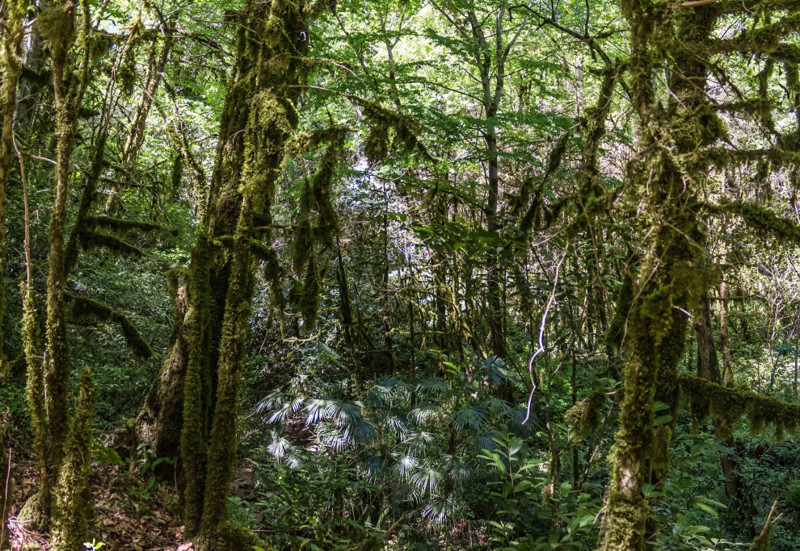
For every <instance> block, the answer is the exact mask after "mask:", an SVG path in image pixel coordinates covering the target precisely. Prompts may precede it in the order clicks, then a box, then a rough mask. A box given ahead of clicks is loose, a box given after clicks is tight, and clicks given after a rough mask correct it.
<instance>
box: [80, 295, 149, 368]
mask: <svg viewBox="0 0 800 551" xmlns="http://www.w3.org/2000/svg"><path fill="white" fill-rule="evenodd" d="M67 298H68V300H69V301H70V303H71V306H72V308H71V314H72V318H73V319H75V320H87V321H96V322H104V323H115V324H117V325H118V326H119V328H120V331H122V336H123V337H124V338H125V342H126V343H127V345H128V348H130V349H131V351H132V352H133V354H134V356H136V357H137V358H142V359H147V358H150V357H151V356H152V355H153V351H152V350H151V348H150V345H149V344H147V341H145V340H144V338H143V337H142V334H141V333H139V330H138V329H137V328H136V326H135V325H134V324H133V323H132V322H131V321H130V320H129V319H128V318H127V317H126V316H125V315H124V314H122V313H120V312H118V311H117V310H114V309H113V308H112V307H111V306H109V305H108V304H106V303H104V302H100V301H99V300H95V299H91V298H88V297H82V296H79V295H75V294H72V293H67Z"/></svg>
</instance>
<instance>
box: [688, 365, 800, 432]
mask: <svg viewBox="0 0 800 551" xmlns="http://www.w3.org/2000/svg"><path fill="white" fill-rule="evenodd" d="M678 382H679V384H680V390H681V398H682V400H683V402H684V403H685V404H686V405H687V407H688V408H689V411H690V412H691V414H692V417H693V419H694V421H695V424H697V423H700V422H702V421H703V420H705V419H707V418H708V417H709V416H711V417H714V418H719V419H721V420H723V421H724V422H725V423H727V424H728V425H730V426H733V425H734V424H735V423H737V422H738V421H739V420H740V419H741V418H742V417H743V416H744V419H745V421H746V422H747V424H748V427H749V429H750V432H751V433H753V434H758V433H760V432H762V431H763V430H764V429H765V428H767V427H770V428H771V429H772V430H773V432H774V435H775V436H776V437H777V438H782V437H783V435H784V434H785V433H787V432H788V433H791V434H794V433H796V432H797V429H798V427H800V405H798V404H788V403H786V402H782V401H780V400H777V399H775V398H772V397H769V396H764V395H762V394H758V393H756V392H753V391H751V390H746V389H743V388H732V387H725V386H722V385H719V384H717V383H712V382H711V381H707V380H705V379H700V378H698V377H691V376H688V375H681V376H680V377H679V378H678Z"/></svg>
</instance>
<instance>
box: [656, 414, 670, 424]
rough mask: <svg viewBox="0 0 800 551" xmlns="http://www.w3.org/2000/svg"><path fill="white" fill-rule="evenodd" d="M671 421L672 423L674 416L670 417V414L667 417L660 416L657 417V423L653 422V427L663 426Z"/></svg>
mask: <svg viewBox="0 0 800 551" xmlns="http://www.w3.org/2000/svg"><path fill="white" fill-rule="evenodd" d="M670 421H672V415H669V414H667V415H659V416H658V417H656V419H655V421H653V426H654V427H657V426H659V425H663V424H665V423H669V422H670Z"/></svg>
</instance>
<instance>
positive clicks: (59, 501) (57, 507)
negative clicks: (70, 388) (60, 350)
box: [52, 369, 97, 551]
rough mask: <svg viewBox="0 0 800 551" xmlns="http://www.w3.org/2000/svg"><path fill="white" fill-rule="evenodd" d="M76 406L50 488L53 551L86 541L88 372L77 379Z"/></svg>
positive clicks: (92, 397) (91, 402)
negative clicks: (56, 472)
mask: <svg viewBox="0 0 800 551" xmlns="http://www.w3.org/2000/svg"><path fill="white" fill-rule="evenodd" d="M78 387H79V394H78V403H77V406H76V407H75V412H74V414H73V418H72V423H71V424H70V427H69V434H68V436H67V439H66V444H65V450H64V460H63V462H62V465H61V468H60V469H59V473H58V481H57V483H56V486H55V488H54V494H55V503H54V511H53V543H52V549H53V551H76V550H77V549H81V548H82V547H83V542H84V541H86V539H87V538H86V535H87V528H88V518H87V513H88V511H89V510H90V503H89V502H88V501H87V498H88V497H89V496H90V495H91V494H90V493H89V492H87V489H88V484H89V471H90V468H91V461H92V451H91V443H92V417H93V415H94V406H95V403H96V402H97V390H96V389H95V386H94V377H93V376H92V372H91V371H90V370H88V369H85V370H84V371H82V372H81V374H80V377H79V380H78Z"/></svg>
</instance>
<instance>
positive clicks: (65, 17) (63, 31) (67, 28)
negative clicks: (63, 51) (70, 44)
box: [36, 2, 75, 44]
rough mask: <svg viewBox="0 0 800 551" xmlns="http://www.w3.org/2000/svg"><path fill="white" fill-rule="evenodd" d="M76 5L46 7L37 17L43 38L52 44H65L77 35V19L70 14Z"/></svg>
mask: <svg viewBox="0 0 800 551" xmlns="http://www.w3.org/2000/svg"><path fill="white" fill-rule="evenodd" d="M72 9H74V5H72V4H70V3H68V2H65V3H63V4H57V5H50V6H47V7H45V8H44V9H43V10H42V11H41V12H39V14H38V15H37V16H36V26H37V28H38V29H39V33H41V35H42V37H43V38H44V39H45V40H47V41H48V42H50V43H51V44H63V43H64V42H67V41H69V40H71V39H72V36H73V35H74V33H75V18H74V17H72V15H71V14H70V13H69V11H71V10H72Z"/></svg>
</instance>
